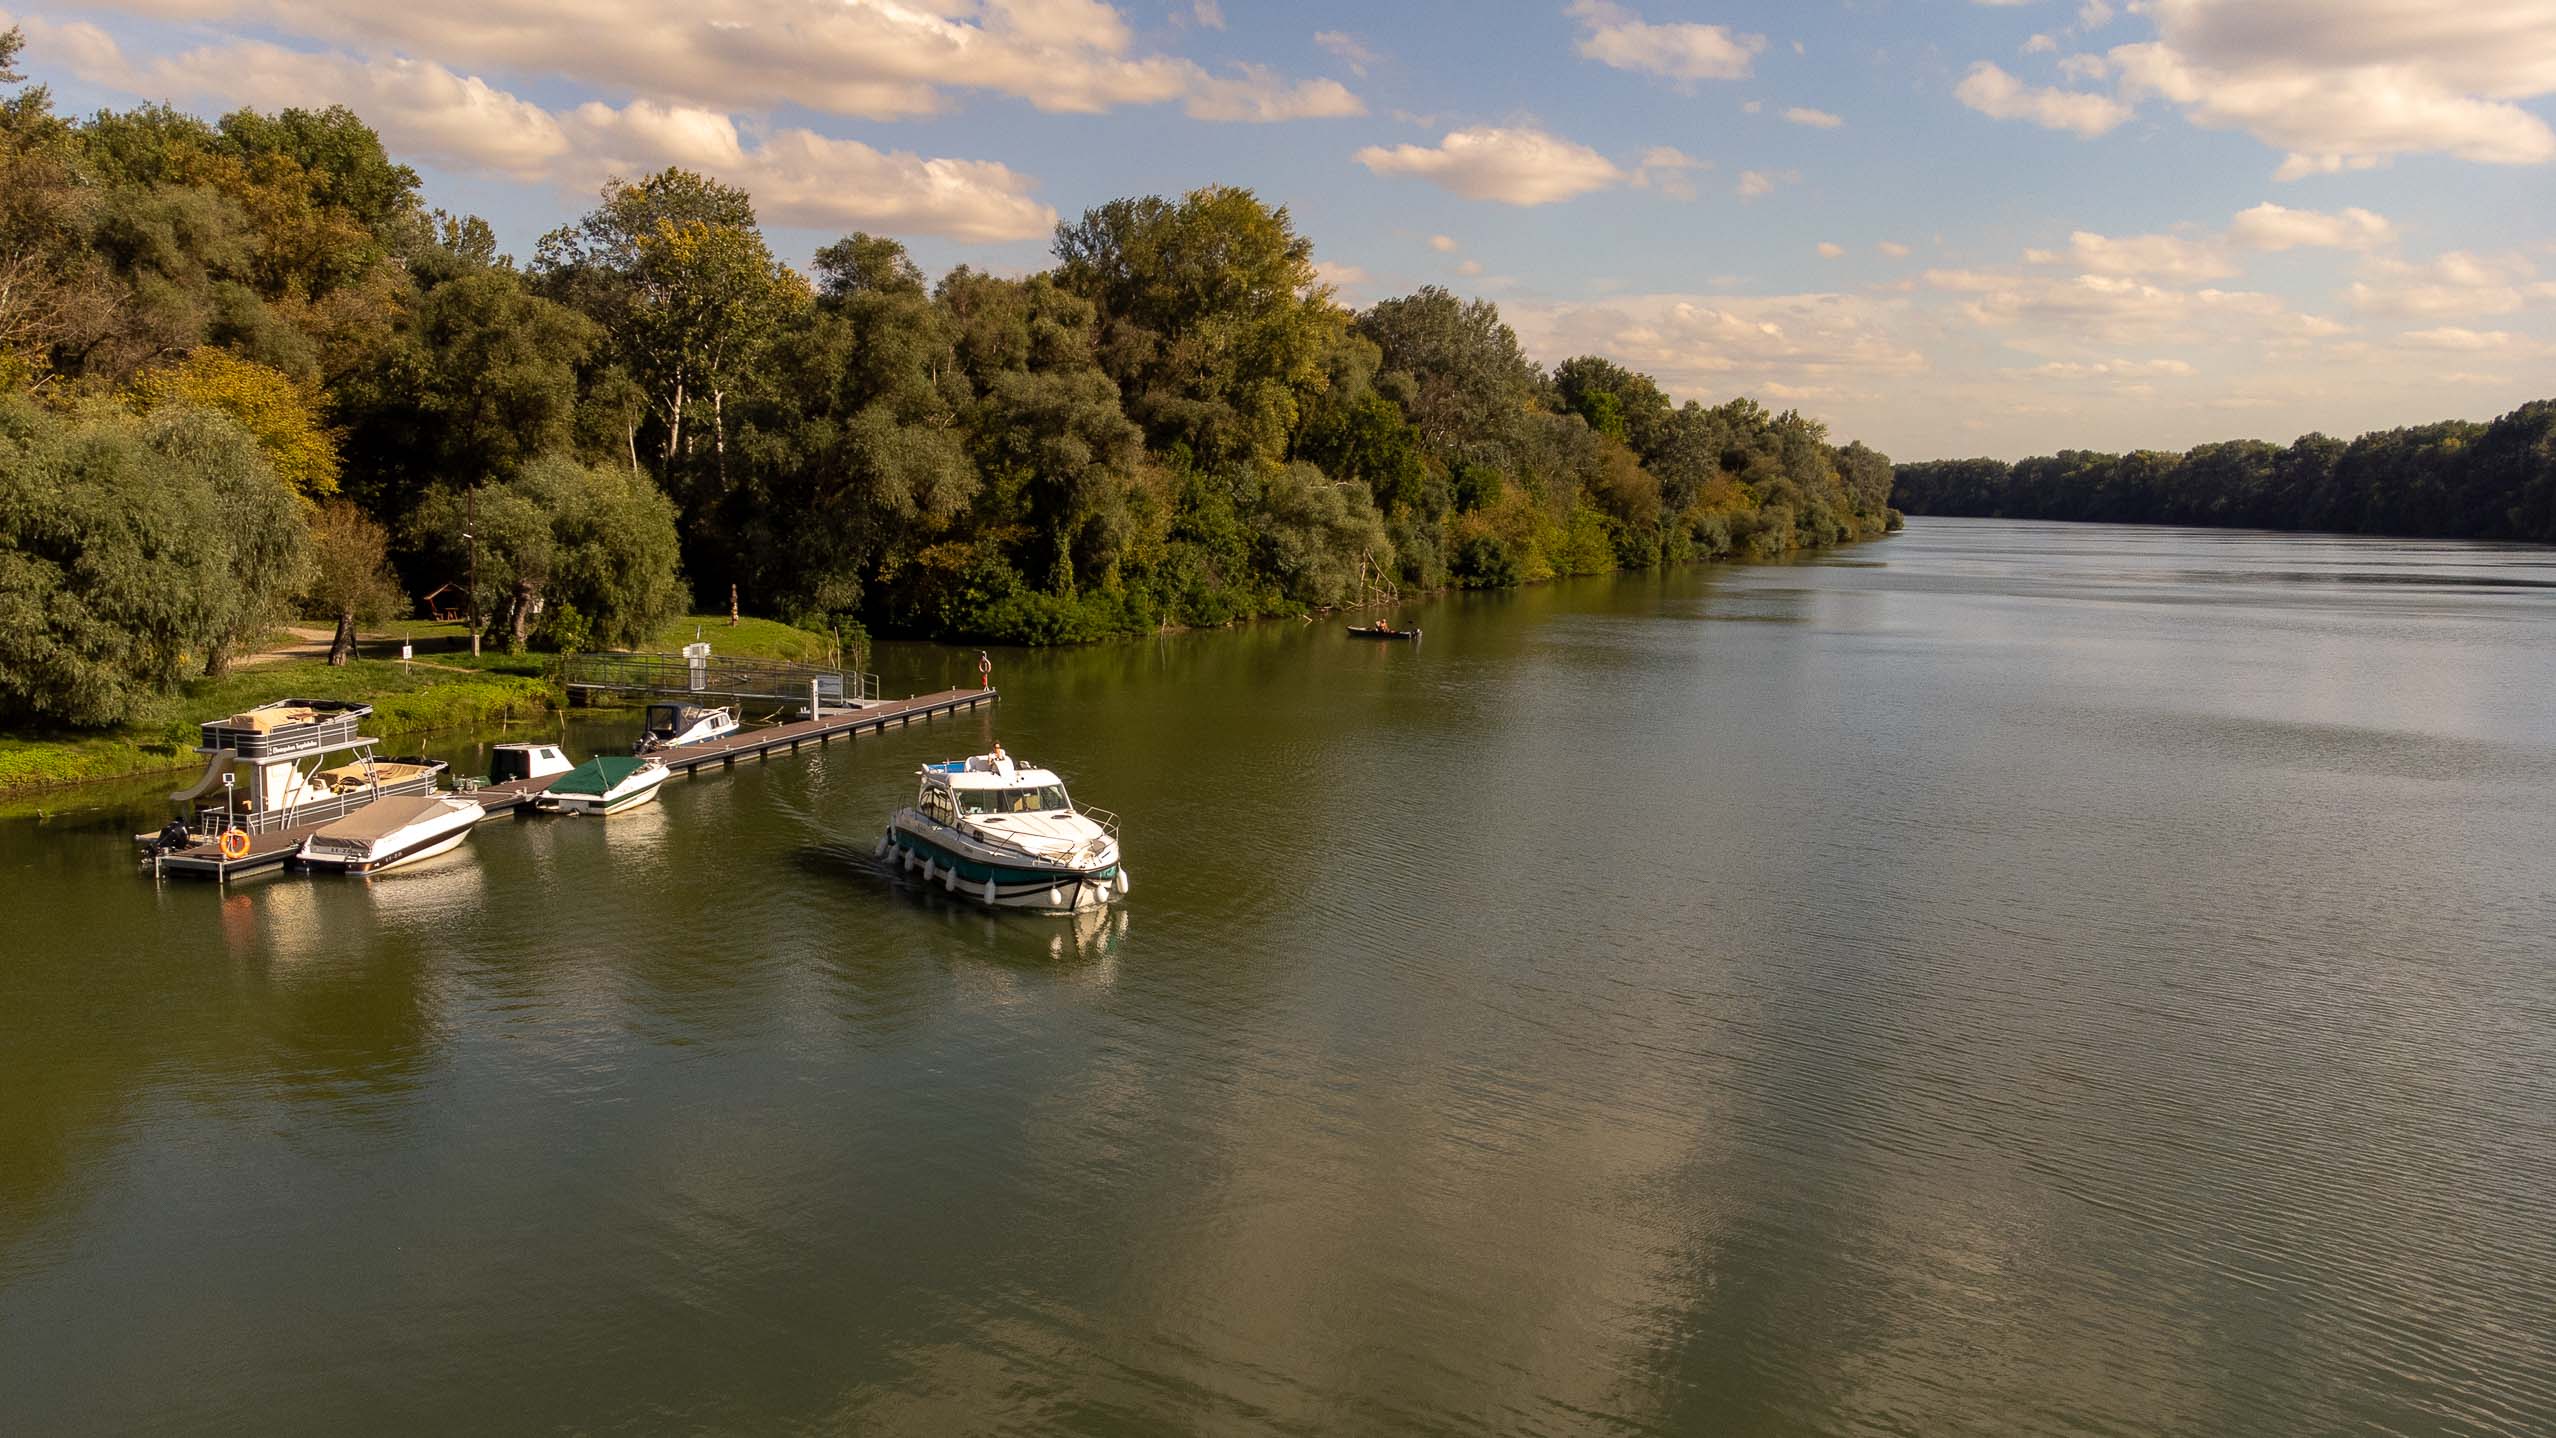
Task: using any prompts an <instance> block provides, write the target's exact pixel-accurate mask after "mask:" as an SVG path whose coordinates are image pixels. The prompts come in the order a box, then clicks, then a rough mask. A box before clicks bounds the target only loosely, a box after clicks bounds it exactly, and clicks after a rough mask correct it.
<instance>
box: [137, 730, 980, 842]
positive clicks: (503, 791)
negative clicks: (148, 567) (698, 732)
mask: <svg viewBox="0 0 2556 1438" xmlns="http://www.w3.org/2000/svg"><path fill="white" fill-rule="evenodd" d="M1000 697H1001V691H1000V690H995V689H944V690H942V691H940V692H939V693H937V694H918V695H915V696H914V697H913V698H911V699H880V700H872V701H871V702H869V703H866V704H863V705H861V706H860V707H858V708H847V709H842V710H830V711H828V712H827V713H826V714H825V716H824V717H823V718H819V719H800V720H794V721H792V722H791V723H787V724H771V725H766V726H764V727H762V728H759V729H740V730H738V731H737V732H736V733H734V734H731V735H729V736H727V737H726V738H724V739H713V740H711V741H710V742H708V743H706V744H687V745H685V746H684V747H682V748H680V749H661V750H659V751H658V752H657V755H656V757H657V758H659V759H662V760H664V761H665V765H666V767H667V768H668V769H670V770H672V771H673V772H675V773H677V774H694V775H697V774H699V773H700V772H701V771H703V770H705V769H711V768H718V769H733V768H735V767H736V766H737V762H738V761H739V760H742V759H769V758H771V757H772V756H773V755H775V754H796V753H798V752H799V750H800V748H801V747H802V746H804V745H809V744H818V745H823V744H830V743H833V742H834V741H835V740H837V739H848V738H851V737H853V736H854V735H857V734H873V733H876V732H878V731H879V730H882V729H896V728H902V727H904V726H905V725H908V724H911V723H913V722H914V721H916V720H918V719H938V718H940V717H941V716H943V715H946V714H958V713H964V712H965V711H967V710H970V709H974V708H976V707H978V706H979V705H983V704H991V703H993V702H994V701H995V700H996V699H998V698H1000ZM554 777H555V776H554ZM549 787H550V780H549V779H547V778H544V779H515V780H511V781H509V782H507V783H503V784H482V785H480V786H479V787H478V788H476V789H473V790H471V791H469V792H468V793H463V792H461V791H460V790H454V791H452V793H451V795H450V797H452V798H456V799H476V800H478V801H479V804H480V807H481V808H482V809H483V810H485V811H486V812H487V813H489V814H502V813H509V812H512V811H514V810H516V809H520V808H522V807H524V806H525V805H526V804H529V803H531V802H532V801H533V799H534V798H535V797H536V796H537V795H539V794H540V793H541V791H542V790H544V789H547V788H549ZM320 827H321V826H320V825H317V824H306V825H303V826H301V827H298V828H288V829H272V830H268V831H267V832H265V833H262V834H251V835H250V836H249V849H248V852H247V853H246V854H243V855H241V856H240V857H239V858H236V859H225V858H223V857H222V850H221V848H220V846H219V845H218V844H216V843H215V842H214V841H213V840H212V839H209V838H208V839H206V840H204V841H202V842H200V843H197V844H195V845H193V846H192V847H189V848H185V849H179V850H176V851H173V852H171V853H168V854H163V855H161V856H160V860H159V864H160V869H161V871H162V872H164V873H170V874H185V875H189V876H191V877H198V878H206V879H232V878H237V877H239V876H241V875H243V874H254V873H258V872H261V871H263V870H267V869H275V868H281V867H282V866H283V864H284V862H285V861H286V860H287V859H290V858H292V857H293V851H294V850H296V849H298V848H300V847H301V846H302V841H303V840H304V839H307V838H309V837H310V836H311V835H312V834H313V833H315V832H317V831H318V830H319V828H320Z"/></svg>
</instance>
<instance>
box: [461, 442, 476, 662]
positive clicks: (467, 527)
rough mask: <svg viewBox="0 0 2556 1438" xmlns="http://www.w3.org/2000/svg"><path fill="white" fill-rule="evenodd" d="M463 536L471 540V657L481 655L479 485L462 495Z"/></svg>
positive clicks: (474, 657)
mask: <svg viewBox="0 0 2556 1438" xmlns="http://www.w3.org/2000/svg"><path fill="white" fill-rule="evenodd" d="M462 538H464V539H466V540H468V541H470V657H471V658H473V659H476V658H478V657H479V487H478V486H477V485H473V486H471V487H470V489H469V490H467V491H466V492H464V493H463V495H462Z"/></svg>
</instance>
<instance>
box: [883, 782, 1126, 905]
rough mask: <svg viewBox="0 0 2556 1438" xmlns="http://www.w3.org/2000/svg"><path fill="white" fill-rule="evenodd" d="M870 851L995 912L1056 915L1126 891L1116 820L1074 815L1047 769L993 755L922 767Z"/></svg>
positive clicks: (1078, 811)
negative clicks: (910, 793) (910, 794)
mask: <svg viewBox="0 0 2556 1438" xmlns="http://www.w3.org/2000/svg"><path fill="white" fill-rule="evenodd" d="M878 854H879V857H880V858H882V859H886V860H888V861H890V862H892V863H894V864H896V865H898V866H899V867H900V868H903V869H904V870H906V871H907V872H909V873H915V874H919V875H920V876H921V877H922V879H923V882H925V883H927V884H929V883H937V884H940V885H941V886H942V887H943V888H945V889H947V890H949V891H950V892H951V893H953V894H957V895H959V896H961V897H964V898H968V899H972V900H974V901H976V902H977V903H980V904H985V905H987V906H989V907H993V908H999V909H1040V910H1046V911H1049V912H1064V911H1072V910H1079V909H1087V908H1092V907H1096V906H1098V905H1102V904H1106V903H1108V902H1109V901H1110V900H1112V899H1115V898H1117V897H1119V896H1120V895H1122V894H1125V893H1126V892H1127V867H1126V865H1124V864H1122V863H1120V862H1119V857H1118V816H1117V815H1115V814H1112V813H1110V812H1109V811H1108V810H1106V809H1092V808H1078V807H1076V805H1075V804H1074V802H1073V800H1072V799H1071V798H1070V797H1068V796H1067V794H1066V793H1065V781H1064V780H1062V779H1060V778H1058V777H1057V776H1056V774H1055V772H1054V771H1052V770H1048V769H1039V768H1034V767H1031V766H1029V765H1026V764H1020V763H1017V762H1015V761H1014V760H1013V759H1012V758H1011V756H1009V755H1007V754H1005V753H1004V752H1003V746H1001V745H999V744H997V745H995V746H994V752H993V753H991V754H979V755H976V756H974V757H972V758H967V759H955V760H951V761H950V762H948V763H944V764H926V765H924V766H923V769H922V773H921V775H920V782H919V784H918V786H917V791H916V793H915V796H914V803H913V805H912V806H911V807H909V808H904V809H899V810H897V811H896V814H895V816H894V817H892V818H890V819H889V820H888V827H887V832H886V833H885V834H883V835H881V836H880V838H879V845H878Z"/></svg>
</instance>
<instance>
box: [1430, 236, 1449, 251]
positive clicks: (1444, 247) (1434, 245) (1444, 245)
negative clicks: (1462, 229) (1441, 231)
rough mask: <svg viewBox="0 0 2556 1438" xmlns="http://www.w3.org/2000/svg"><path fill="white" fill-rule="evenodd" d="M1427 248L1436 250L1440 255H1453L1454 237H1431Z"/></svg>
mask: <svg viewBox="0 0 2556 1438" xmlns="http://www.w3.org/2000/svg"><path fill="white" fill-rule="evenodd" d="M1429 248H1431V249H1433V250H1436V251H1437V252H1438V253H1439V254H1442V255H1451V254H1454V253H1455V249H1456V242H1455V236H1453V235H1431V236H1430V237H1429Z"/></svg>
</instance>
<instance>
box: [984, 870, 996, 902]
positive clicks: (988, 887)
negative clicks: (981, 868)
mask: <svg viewBox="0 0 2556 1438" xmlns="http://www.w3.org/2000/svg"><path fill="white" fill-rule="evenodd" d="M985 902H987V903H989V904H990V903H993V902H994V880H993V877H992V876H991V875H988V876H987V878H986V880H985Z"/></svg>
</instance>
